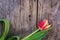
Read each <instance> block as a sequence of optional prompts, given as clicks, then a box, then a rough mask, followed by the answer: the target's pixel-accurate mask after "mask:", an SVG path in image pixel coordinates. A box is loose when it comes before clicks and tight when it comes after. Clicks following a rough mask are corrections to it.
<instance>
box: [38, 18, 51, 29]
mask: <svg viewBox="0 0 60 40" xmlns="http://www.w3.org/2000/svg"><path fill="white" fill-rule="evenodd" d="M50 26H51V25H49V23H48V20H46V19H44V20H43V21H42V22H40V23H39V24H38V27H39V29H40V30H46V29H48V28H49V27H50Z"/></svg>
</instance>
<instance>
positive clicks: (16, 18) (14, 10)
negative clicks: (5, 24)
mask: <svg viewBox="0 0 60 40" xmlns="http://www.w3.org/2000/svg"><path fill="white" fill-rule="evenodd" d="M0 18H2V19H3V18H6V19H8V20H10V24H11V26H10V27H11V28H10V32H9V35H8V36H12V35H20V37H21V38H24V37H25V36H27V35H29V34H30V33H32V32H33V31H34V30H36V29H37V25H38V23H39V22H40V21H41V20H43V19H48V20H49V23H50V24H51V25H52V27H53V28H54V29H52V30H51V31H50V32H49V33H48V35H47V36H46V38H44V39H43V40H60V0H0ZM0 26H1V25H0ZM0 30H1V29H0ZM0 35H1V32H0Z"/></svg>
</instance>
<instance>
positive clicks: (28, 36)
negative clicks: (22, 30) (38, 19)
mask: <svg viewBox="0 0 60 40" xmlns="http://www.w3.org/2000/svg"><path fill="white" fill-rule="evenodd" d="M39 30H40V29H37V30H35V31H34V32H33V33H31V34H30V35H28V36H27V37H25V38H23V39H22V40H25V39H26V38H28V37H30V36H31V35H33V34H35V33H36V32H37V31H39Z"/></svg>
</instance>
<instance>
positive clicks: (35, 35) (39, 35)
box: [23, 30, 48, 40]
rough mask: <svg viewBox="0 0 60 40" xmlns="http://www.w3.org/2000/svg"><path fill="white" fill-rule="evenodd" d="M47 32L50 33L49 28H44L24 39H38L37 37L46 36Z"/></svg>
mask: <svg viewBox="0 0 60 40" xmlns="http://www.w3.org/2000/svg"><path fill="white" fill-rule="evenodd" d="M46 33H48V30H42V31H39V32H37V33H35V34H33V35H31V36H30V37H28V38H26V39H23V40H37V39H42V38H43V37H44V36H46Z"/></svg>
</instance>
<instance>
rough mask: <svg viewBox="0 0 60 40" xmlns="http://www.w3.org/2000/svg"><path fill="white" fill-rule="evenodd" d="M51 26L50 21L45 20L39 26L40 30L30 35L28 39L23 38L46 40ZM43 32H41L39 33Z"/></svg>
mask: <svg viewBox="0 0 60 40" xmlns="http://www.w3.org/2000/svg"><path fill="white" fill-rule="evenodd" d="M50 26H51V25H49V23H48V20H46V19H44V20H43V21H41V22H40V23H39V24H38V27H39V28H38V29H37V30H35V31H34V32H33V33H31V34H30V35H28V36H27V37H25V38H23V39H22V40H35V39H36V40H38V39H39V40H41V39H42V38H44V37H45V36H46V34H47V33H48V30H50V29H48V28H49V27H50ZM39 30H41V31H39Z"/></svg>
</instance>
